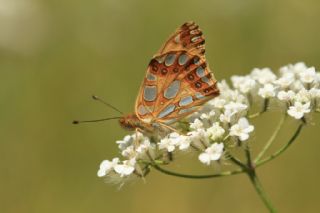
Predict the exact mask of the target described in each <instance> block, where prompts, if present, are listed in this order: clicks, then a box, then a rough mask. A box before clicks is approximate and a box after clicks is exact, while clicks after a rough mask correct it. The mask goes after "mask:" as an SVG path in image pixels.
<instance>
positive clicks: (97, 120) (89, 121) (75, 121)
mask: <svg viewBox="0 0 320 213" xmlns="http://www.w3.org/2000/svg"><path fill="white" fill-rule="evenodd" d="M119 118H121V117H111V118H102V119H96V120H86V121H78V120H74V121H73V122H72V123H73V124H80V123H91V122H100V121H108V120H113V119H119Z"/></svg>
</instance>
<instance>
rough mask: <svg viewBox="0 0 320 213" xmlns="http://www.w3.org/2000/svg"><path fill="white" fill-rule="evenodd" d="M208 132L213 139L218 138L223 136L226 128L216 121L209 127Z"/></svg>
mask: <svg viewBox="0 0 320 213" xmlns="http://www.w3.org/2000/svg"><path fill="white" fill-rule="evenodd" d="M207 133H208V135H209V137H210V139H211V140H213V141H214V140H217V139H218V138H221V137H222V136H223V134H224V133H225V130H224V129H223V128H222V127H221V126H220V125H219V122H215V123H214V124H213V125H212V126H211V127H210V128H208V129H207Z"/></svg>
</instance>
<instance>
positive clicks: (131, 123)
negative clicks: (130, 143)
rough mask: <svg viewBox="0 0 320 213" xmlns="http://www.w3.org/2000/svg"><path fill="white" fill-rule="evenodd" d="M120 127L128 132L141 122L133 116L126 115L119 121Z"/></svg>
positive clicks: (137, 126)
mask: <svg viewBox="0 0 320 213" xmlns="http://www.w3.org/2000/svg"><path fill="white" fill-rule="evenodd" d="M119 123H120V126H121V127H122V128H123V129H125V130H129V131H133V130H135V129H136V128H139V127H140V126H141V121H140V120H139V118H138V117H137V116H136V115H135V114H128V115H125V116H123V117H121V118H120V119H119Z"/></svg>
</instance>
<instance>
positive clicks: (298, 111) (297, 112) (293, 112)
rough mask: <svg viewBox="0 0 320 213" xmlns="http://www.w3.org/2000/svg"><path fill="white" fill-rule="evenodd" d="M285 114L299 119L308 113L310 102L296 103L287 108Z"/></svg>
mask: <svg viewBox="0 0 320 213" xmlns="http://www.w3.org/2000/svg"><path fill="white" fill-rule="evenodd" d="M287 112H288V114H289V115H290V116H292V117H294V118H295V119H300V118H302V117H303V115H304V114H305V113H309V112H310V102H307V103H305V104H302V103H301V102H298V101H296V102H295V103H294V105H293V106H290V107H289V109H288V111H287Z"/></svg>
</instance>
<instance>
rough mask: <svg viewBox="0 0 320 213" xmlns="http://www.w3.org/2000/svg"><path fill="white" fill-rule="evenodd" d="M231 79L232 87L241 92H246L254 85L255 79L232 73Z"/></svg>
mask: <svg viewBox="0 0 320 213" xmlns="http://www.w3.org/2000/svg"><path fill="white" fill-rule="evenodd" d="M231 81H232V85H233V87H234V88H236V89H239V91H240V92H242V93H248V92H250V91H251V90H252V89H253V88H254V87H255V86H256V81H255V80H253V79H252V78H251V77H250V76H238V75H234V76H232V77H231Z"/></svg>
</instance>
